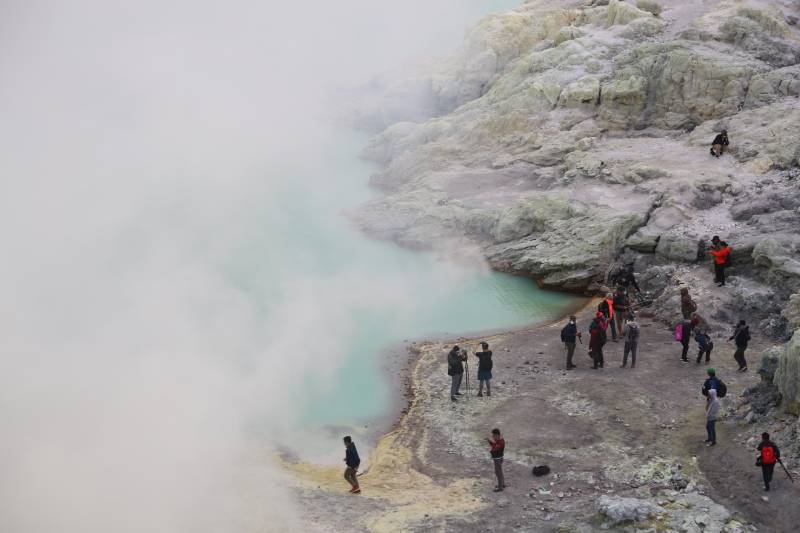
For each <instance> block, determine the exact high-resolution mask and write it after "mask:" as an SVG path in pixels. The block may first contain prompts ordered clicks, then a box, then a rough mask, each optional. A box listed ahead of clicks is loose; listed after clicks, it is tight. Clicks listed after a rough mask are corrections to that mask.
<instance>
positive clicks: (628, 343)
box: [622, 313, 641, 368]
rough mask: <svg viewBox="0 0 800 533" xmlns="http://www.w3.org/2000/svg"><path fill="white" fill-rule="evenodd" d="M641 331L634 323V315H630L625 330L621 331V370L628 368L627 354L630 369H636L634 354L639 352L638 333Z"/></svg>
mask: <svg viewBox="0 0 800 533" xmlns="http://www.w3.org/2000/svg"><path fill="white" fill-rule="evenodd" d="M640 332H641V329H640V328H639V324H637V323H636V315H634V314H633V313H630V314H629V315H628V321H627V323H626V324H625V328H624V329H623V330H622V339H623V340H624V341H625V346H624V347H623V351H622V368H625V367H626V366H628V354H630V355H631V368H636V352H637V351H638V350H639V333H640Z"/></svg>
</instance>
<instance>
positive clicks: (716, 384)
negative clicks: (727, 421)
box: [702, 368, 721, 398]
mask: <svg viewBox="0 0 800 533" xmlns="http://www.w3.org/2000/svg"><path fill="white" fill-rule="evenodd" d="M706 374H708V379H706V380H705V381H704V382H703V388H702V393H703V396H705V397H706V398H708V391H710V390H711V389H714V390H716V391H717V392H719V390H720V388H721V387H720V380H719V378H718V377H717V371H716V370H715V369H713V368H709V369H708V370H706Z"/></svg>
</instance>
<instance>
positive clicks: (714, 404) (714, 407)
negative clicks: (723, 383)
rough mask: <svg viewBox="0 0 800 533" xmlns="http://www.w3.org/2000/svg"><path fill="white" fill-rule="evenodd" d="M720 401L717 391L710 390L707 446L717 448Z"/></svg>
mask: <svg viewBox="0 0 800 533" xmlns="http://www.w3.org/2000/svg"><path fill="white" fill-rule="evenodd" d="M719 405H720V404H719V400H718V399H717V389H709V391H708V405H706V432H707V433H708V438H707V439H706V441H705V443H706V446H716V444H717V427H716V425H717V413H719Z"/></svg>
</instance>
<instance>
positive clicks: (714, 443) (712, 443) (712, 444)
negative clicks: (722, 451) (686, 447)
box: [706, 442, 717, 446]
mask: <svg viewBox="0 0 800 533" xmlns="http://www.w3.org/2000/svg"><path fill="white" fill-rule="evenodd" d="M716 445H717V443H716V442H709V443H708V444H706V446H716Z"/></svg>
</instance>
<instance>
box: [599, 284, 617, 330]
mask: <svg viewBox="0 0 800 533" xmlns="http://www.w3.org/2000/svg"><path fill="white" fill-rule="evenodd" d="M597 310H598V311H599V312H601V313H603V317H604V318H605V319H606V326H605V327H606V329H607V328H608V327H610V328H611V339H612V340H613V341H614V342H617V330H616V328H615V327H614V295H613V294H611V293H610V292H609V293H608V294H606V298H605V300H603V301H602V302H600V305H598V306H597Z"/></svg>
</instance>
